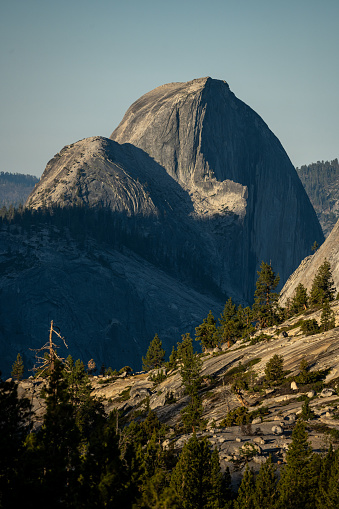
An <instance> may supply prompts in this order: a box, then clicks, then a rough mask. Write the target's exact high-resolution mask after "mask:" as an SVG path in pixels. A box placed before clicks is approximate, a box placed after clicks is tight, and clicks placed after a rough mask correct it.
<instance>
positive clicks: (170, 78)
mask: <svg viewBox="0 0 339 509" xmlns="http://www.w3.org/2000/svg"><path fill="white" fill-rule="evenodd" d="M338 22H339V1H338V0H319V1H318V0H293V1H292V0H284V1H281V0H279V1H278V0H255V1H254V0H208V1H207V0H204V1H201V0H194V1H193V0H180V1H179V0H171V1H170V2H163V1H162V0H156V1H155V0H142V1H141V0H118V1H117V0H96V1H93V0H91V1H88V0H67V1H66V0H58V1H55V0H54V1H51V0H11V2H9V1H5V0H0V70H1V72H0V94H1V95H0V97H1V108H0V144H1V146H0V171H5V172H6V171H8V172H12V173H28V174H31V175H36V176H38V177H40V176H41V174H42V172H43V170H44V169H45V166H46V164H47V162H48V161H49V160H50V159H51V158H52V157H53V156H54V155H55V154H56V153H57V152H59V151H60V150H61V149H62V148H63V146H65V145H68V144H71V143H74V142H76V141H78V140H80V139H83V138H86V137H89V136H97V135H100V136H106V137H109V136H110V134H111V133H112V131H113V130H114V129H115V128H116V127H117V126H118V124H119V122H120V121H121V120H122V118H123V115H124V113H125V112H126V110H127V109H128V107H129V106H130V105H131V104H132V103H133V102H134V101H135V100H136V99H138V98H139V97H140V96H141V95H143V94H145V93H146V92H149V91H150V90H152V89H154V88H156V87H157V86H159V85H163V84H165V83H170V82H178V81H181V82H185V81H190V80H192V79H195V78H201V77H205V76H210V77H212V78H216V79H221V80H225V81H227V83H228V84H229V86H230V89H231V90H232V92H234V94H235V95H236V96H237V97H238V98H239V99H241V100H242V101H244V102H245V103H246V104H248V105H249V106H250V107H251V108H252V109H254V110H255V111H256V112H257V113H258V114H259V115H260V116H261V117H262V118H263V120H264V121H265V122H266V123H267V124H268V126H269V128H270V129H271V130H272V131H273V132H274V134H275V135H276V136H277V137H278V138H279V140H280V141H281V143H282V145H283V147H284V148H285V150H286V152H287V154H288V156H289V157H290V159H291V161H292V163H293V164H294V165H295V166H297V167H298V166H301V165H303V164H310V163H312V162H316V161H318V160H320V161H321V160H332V159H334V158H336V157H339V125H338V122H339V97H338V95H339V36H338Z"/></svg>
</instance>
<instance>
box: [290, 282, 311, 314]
mask: <svg viewBox="0 0 339 509" xmlns="http://www.w3.org/2000/svg"><path fill="white" fill-rule="evenodd" d="M307 305H308V295H307V290H306V288H305V287H304V285H303V284H302V283H299V284H298V286H297V287H296V289H295V290H294V294H293V297H292V301H291V308H290V312H291V314H292V315H293V314H297V313H300V312H301V311H305V310H306V309H307Z"/></svg>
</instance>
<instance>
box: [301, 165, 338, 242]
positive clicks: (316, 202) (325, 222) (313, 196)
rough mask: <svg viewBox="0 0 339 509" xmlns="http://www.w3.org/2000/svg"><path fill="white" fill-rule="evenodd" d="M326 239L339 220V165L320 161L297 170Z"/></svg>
mask: <svg viewBox="0 0 339 509" xmlns="http://www.w3.org/2000/svg"><path fill="white" fill-rule="evenodd" d="M296 170H297V172H298V175H299V177H300V180H301V182H302V183H303V186H304V188H305V191H306V192H307V194H308V196H309V198H310V200H311V203H312V205H313V207H314V209H315V211H316V213H317V216H318V219H319V222H320V224H321V227H322V229H323V232H324V235H325V237H327V236H328V234H329V233H330V232H331V230H332V228H333V226H334V225H335V223H336V222H337V220H338V219H339V163H338V159H334V160H333V161H325V162H324V161H318V162H316V163H312V164H309V165H303V166H301V167H300V168H296Z"/></svg>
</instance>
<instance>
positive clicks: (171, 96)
mask: <svg viewBox="0 0 339 509" xmlns="http://www.w3.org/2000/svg"><path fill="white" fill-rule="evenodd" d="M111 138H112V139H107V138H102V137H92V138H88V139H85V140H81V141H79V142H77V143H74V144H72V145H69V146H66V147H64V148H63V149H62V150H61V152H60V153H58V154H57V155H56V156H55V157H54V158H53V159H52V160H51V161H50V162H49V163H48V164H47V166H46V169H45V171H44V174H43V176H42V178H41V180H40V182H39V184H37V186H36V187H35V189H34V191H33V192H32V193H31V195H30V197H29V198H28V200H27V203H26V207H27V208H29V209H38V208H41V207H43V206H47V207H52V206H56V205H57V206H59V207H67V206H71V207H74V206H79V209H81V210H91V211H97V210H98V211H99V210H103V209H108V210H110V211H111V214H112V225H113V226H112V227H110V226H108V230H110V231H109V232H108V231H107V237H108V234H110V235H111V234H112V230H113V234H114V230H119V231H118V233H119V246H117V245H116V243H113V244H112V243H111V244H107V243H106V244H105V242H104V241H102V240H100V241H99V240H98V238H97V237H95V235H94V238H95V239H94V240H93V238H92V239H91V238H86V239H85V240H83V239H82V240H81V242H80V244H81V245H76V246H75V247H74V252H73V251H72V252H71V253H70V252H69V249H71V247H69V246H72V245H73V244H72V242H73V241H72V240H70V239H68V238H67V232H68V231H69V228H70V226H71V224H72V223H73V221H75V216H72V215H70V217H69V220H68V222H67V224H66V225H62V226H61V227H58V228H59V230H58V232H57V238H58V240H57V241H56V243H54V242H52V240H53V238H54V237H53V236H54V233H53V230H48V231H47V232H46V234H45V233H44V232H43V231H42V230H43V228H44V227H43V226H42V227H41V228H42V230H40V233H39V234H38V239H35V238H34V235H33V234H31V233H30V234H29V235H28V236H27V238H26V239H25V240H23V239H21V240H20V242H19V244H18V243H17V240H16V239H13V238H12V237H13V235H12V234H11V232H9V231H5V232H4V233H3V242H4V247H3V250H2V252H3V253H5V252H9V253H11V254H10V255H8V256H11V257H13V256H14V257H15V259H18V260H19V259H21V258H22V257H24V258H25V259H26V258H27V260H31V262H30V266H29V267H28V268H27V267H26V268H22V266H21V265H20V263H19V264H16V265H18V268H17V270H16V271H14V273H13V274H12V276H11V277H7V276H6V274H4V277H3V278H2V280H1V288H2V289H3V290H2V294H1V295H2V298H3V304H4V307H2V309H6V310H7V311H6V312H4V316H6V327H5V328H4V332H3V335H2V341H3V344H4V345H6V338H7V337H11V338H13V341H12V346H11V348H12V349H11V353H10V355H11V356H12V360H11V362H13V361H14V360H15V357H16V353H17V352H18V351H20V352H23V350H24V348H26V346H31V347H36V344H37V343H38V346H41V338H45V337H46V335H45V332H47V330H48V325H49V322H50V320H51V319H53V320H54V321H55V323H56V324H57V325H58V326H59V327H60V328H61V330H62V331H63V334H64V336H65V338H66V339H68V342H69V343H70V344H73V345H74V346H75V351H74V352H73V351H72V352H71V353H72V355H73V354H74V356H75V357H77V356H80V357H81V358H82V359H83V360H84V361H85V360H87V357H88V358H91V357H93V358H94V360H95V361H96V362H97V365H98V364H99V363H101V362H105V363H106V364H110V365H112V367H118V368H119V367H121V365H123V364H127V365H131V366H132V367H133V368H138V367H140V364H141V356H142V355H145V353H146V350H147V346H148V344H149V342H150V340H151V339H153V336H154V334H155V332H157V333H158V334H159V337H160V338H161V339H162V341H163V342H164V347H165V349H166V351H167V354H169V353H170V350H171V346H172V345H173V344H175V343H176V342H177V341H178V340H179V339H180V335H181V334H183V333H185V332H191V333H194V328H195V327H196V326H197V325H199V323H201V322H202V319H203V318H205V317H206V316H207V314H208V311H209V310H210V309H211V310H212V311H213V313H214V315H215V316H218V315H219V313H220V311H221V309H222V306H223V304H224V302H225V300H226V298H227V297H232V298H233V300H234V301H236V302H237V303H240V302H241V303H243V304H246V303H249V302H251V301H252V299H253V293H254V289H255V281H256V279H257V270H258V268H259V266H260V263H261V261H262V260H264V261H266V262H271V263H272V266H273V268H274V270H275V272H278V273H279V274H280V277H281V282H282V283H283V282H284V281H285V280H286V279H287V277H288V276H289V274H290V273H291V272H292V271H293V270H294V269H295V267H296V266H297V265H298V264H299V263H300V260H301V259H302V258H303V257H304V256H306V255H307V254H308V253H309V250H310V247H311V245H312V244H313V243H314V241H315V240H317V241H318V243H321V242H322V240H323V236H322V232H321V228H320V226H319V223H318V221H317V219H316V216H315V213H314V210H313V208H312V207H311V205H310V202H309V199H308V198H307V195H306V193H305V191H304V189H303V187H302V185H301V183H300V181H299V179H298V177H297V175H296V172H295V170H294V168H293V166H292V165H291V163H290V161H289V159H288V157H287V155H286V153H285V152H284V150H283V148H282V146H281V144H280V143H279V141H278V140H277V138H276V137H275V136H274V135H273V134H272V133H271V131H270V130H269V129H268V127H267V126H266V124H265V123H264V122H263V120H262V119H261V118H260V117H259V116H258V115H257V114H256V113H255V112H253V111H252V110H251V109H250V108H249V107H248V106H246V105H245V104H244V103H242V102H241V101H240V100H238V99H237V98H236V97H235V96H234V94H233V93H232V92H231V91H230V90H229V87H228V85H227V84H226V83H225V82H222V81H218V80H212V79H210V78H203V79H199V80H194V81H192V82H189V83H173V84H169V85H164V86H162V87H159V88H157V89H155V90H154V91H152V92H150V93H149V94H146V95H145V96H143V97H142V98H140V99H139V100H138V101H136V103H134V104H133V105H132V106H131V108H130V109H129V110H128V111H127V113H126V115H125V117H124V119H123V121H122V123H121V124H120V126H119V127H118V128H117V129H116V130H115V131H114V133H113V134H112V136H111ZM99 226H100V224H98V227H99ZM81 228H82V227H81V225H80V226H79V228H78V229H79V233H80V234H81ZM34 231H35V232H36V230H34ZM39 239H40V240H39ZM126 239H127V240H126ZM104 240H106V239H104ZM25 243H26V244H25ZM8 246H9V247H8ZM25 246H27V248H29V254H27V253H26V254H25V253H21V249H24V248H25ZM72 249H73V248H72ZM32 252H33V253H34V257H32V256H31V255H32ZM93 253H94V254H93ZM4 256H5V255H4ZM6 256H7V255H6ZM6 256H5V259H4V263H5V265H6V264H8V259H7V258H6ZM20 257H21V258H20ZM13 260H14V258H13ZM12 265H13V267H14V266H15V263H14V262H13V263H12ZM24 265H25V264H24ZM17 290H19V292H17ZM32 295H33V296H34V297H32ZM24 296H26V297H25V298H24ZM10 302H11V303H12V306H11V308H8V306H7V303H10ZM15 324H20V327H19V326H18V330H17V331H16V326H15ZM37 324H39V326H37ZM42 324H43V325H42ZM41 327H43V330H42V329H41ZM32 330H33V331H34V332H32V333H31V332H29V333H28V332H27V331H32ZM0 332H1V331H0ZM66 353H67V352H66Z"/></svg>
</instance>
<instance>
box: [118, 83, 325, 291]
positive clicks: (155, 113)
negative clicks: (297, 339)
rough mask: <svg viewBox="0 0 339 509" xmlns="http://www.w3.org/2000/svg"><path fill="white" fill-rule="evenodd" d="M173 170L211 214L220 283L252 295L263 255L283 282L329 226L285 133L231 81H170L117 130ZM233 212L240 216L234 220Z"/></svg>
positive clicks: (202, 211) (204, 213)
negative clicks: (310, 195)
mask: <svg viewBox="0 0 339 509" xmlns="http://www.w3.org/2000/svg"><path fill="white" fill-rule="evenodd" d="M111 139H113V140H115V141H117V142H118V143H121V144H123V143H130V144H133V145H135V146H137V147H139V148H140V149H142V150H143V151H145V152H146V153H147V154H149V155H150V156H151V157H152V158H153V159H154V160H155V161H156V162H158V163H159V164H160V165H161V166H162V167H163V168H165V169H166V171H167V172H168V174H169V175H171V176H172V177H173V178H174V179H175V180H176V181H177V182H178V183H179V184H180V185H181V186H182V187H183V189H185V190H186V191H187V192H188V193H189V195H190V197H191V200H192V204H193V207H194V214H195V217H196V219H197V221H200V222H203V221H204V220H205V221H206V219H207V218H208V219H212V224H210V225H209V227H208V228H207V231H208V233H209V234H211V236H212V237H213V242H214V243H215V246H216V249H217V251H218V253H220V260H221V265H222V270H220V269H221V267H218V273H219V275H220V276H219V277H220V284H221V285H222V286H223V287H224V288H225V289H226V290H229V293H234V294H236V295H238V296H239V297H242V298H243V299H245V300H250V299H251V298H252V292H253V288H254V283H255V279H256V276H257V274H256V271H257V269H258V267H259V265H260V263H261V261H262V260H264V261H266V262H272V265H273V267H274V269H275V271H276V272H279V274H280V277H281V281H282V282H284V281H285V280H286V279H287V277H288V276H289V275H290V274H291V272H292V271H293V270H294V269H295V268H296V267H297V266H298V264H299V262H300V260H301V259H302V258H303V257H304V256H306V255H307V254H309V253H310V248H311V246H312V244H313V242H314V240H318V242H319V243H321V242H322V241H323V234H322V231H321V228H320V225H319V223H318V220H317V218H316V215H315V212H314V210H313V208H312V206H311V204H310V201H309V199H308V197H307V195H306V193H305V192H304V189H303V186H302V185H301V183H300V181H299V178H298V176H297V174H296V171H295V169H294V167H293V166H292V164H291V162H290V160H289V158H288V156H287V154H286V152H285V151H284V149H283V147H282V146H281V144H280V142H279V140H278V139H277V138H276V136H274V134H273V133H272V132H271V131H270V130H269V128H268V127H267V125H266V124H265V122H264V121H263V120H262V119H261V118H260V117H259V115H257V114H256V113H255V112H254V111H253V110H252V109H251V108H249V107H248V106H247V105H246V104H244V103H243V102H242V101H240V100H239V99H237V98H236V96H235V95H234V94H233V93H232V92H231V91H230V89H229V86H228V84H227V83H226V82H224V81H220V80H214V79H211V78H201V79H197V80H193V81H190V82H188V83H170V84H168V85H163V86H161V87H158V88H156V89H155V90H153V91H151V92H149V93H147V94H145V95H144V96H142V97H141V98H140V99H138V100H137V101H136V102H135V103H134V104H132V106H131V107H130V108H129V110H128V111H127V113H126V115H125V117H124V119H123V120H122V122H121V123H120V125H119V126H118V127H117V129H116V130H115V131H114V132H113V133H112V135H111ZM230 216H233V219H234V220H233V221H230Z"/></svg>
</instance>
